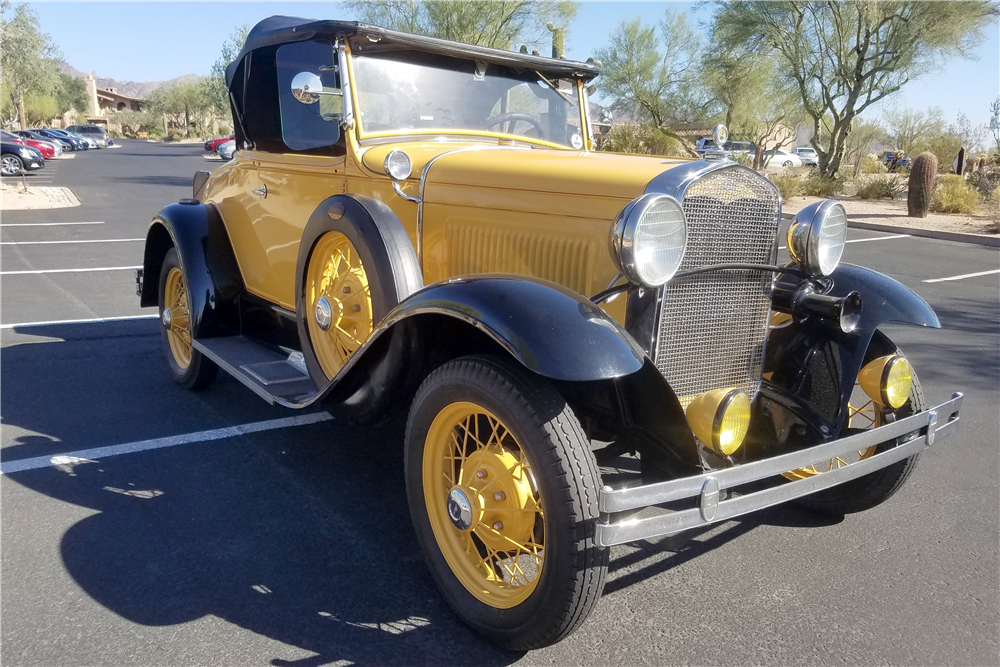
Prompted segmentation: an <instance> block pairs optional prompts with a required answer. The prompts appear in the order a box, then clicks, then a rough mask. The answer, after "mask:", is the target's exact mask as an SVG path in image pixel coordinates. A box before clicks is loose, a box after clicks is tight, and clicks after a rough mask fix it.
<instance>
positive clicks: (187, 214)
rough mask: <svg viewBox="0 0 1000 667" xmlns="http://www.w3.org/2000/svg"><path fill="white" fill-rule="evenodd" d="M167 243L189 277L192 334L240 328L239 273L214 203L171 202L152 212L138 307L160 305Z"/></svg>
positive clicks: (206, 334)
mask: <svg viewBox="0 0 1000 667" xmlns="http://www.w3.org/2000/svg"><path fill="white" fill-rule="evenodd" d="M170 248H176V249H177V255H178V257H179V259H180V264H181V270H182V271H183V272H184V279H185V281H186V283H187V288H188V297H189V299H190V304H189V305H190V308H191V333H192V335H193V336H194V337H195V338H207V337H211V336H218V335H231V334H232V333H234V332H238V331H239V329H240V325H239V308H238V306H237V298H238V296H239V295H240V293H241V292H242V291H243V278H242V276H241V275H240V271H239V266H238V265H237V263H236V256H235V254H234V253H233V248H232V245H231V244H230V241H229V235H228V234H227V233H226V229H225V226H224V225H223V223H222V220H221V218H220V216H219V214H218V212H217V211H216V210H215V207H214V206H211V205H206V204H198V203H185V204H171V205H170V206H167V207H166V208H164V209H163V210H162V211H160V213H159V214H157V216H156V217H155V218H153V221H152V222H151V223H150V225H149V229H148V230H147V232H146V248H145V252H144V254H143V261H142V267H143V281H142V293H141V294H140V298H139V305H141V306H142V307H151V306H157V305H158V300H159V280H160V270H161V268H162V266H163V256H164V255H165V254H166V253H167V251H168V250H169V249H170Z"/></svg>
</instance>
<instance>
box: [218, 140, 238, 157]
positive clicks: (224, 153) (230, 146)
mask: <svg viewBox="0 0 1000 667" xmlns="http://www.w3.org/2000/svg"><path fill="white" fill-rule="evenodd" d="M215 152H216V153H218V154H219V157H221V158H222V159H223V160H232V159H233V155H235V154H236V141H235V140H233V139H230V140H229V141H227V142H225V143H222V144H219V147H218V148H217V149H215Z"/></svg>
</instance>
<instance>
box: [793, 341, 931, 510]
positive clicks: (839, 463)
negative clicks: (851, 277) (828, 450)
mask: <svg viewBox="0 0 1000 667" xmlns="http://www.w3.org/2000/svg"><path fill="white" fill-rule="evenodd" d="M897 353H899V350H898V349H897V348H896V346H895V345H894V344H893V343H892V341H890V340H889V339H888V338H887V337H886V336H885V335H884V334H882V333H881V332H878V331H876V332H875V336H874V337H873V338H872V342H871V344H869V346H868V351H867V352H866V353H865V363H868V362H869V361H871V360H873V359H876V358H878V357H881V356H885V355H887V354H897ZM925 407H926V402H925V400H924V392H923V389H922V388H921V386H920V380H919V379H918V378H917V375H916V373H914V374H913V385H912V387H911V388H910V398H909V400H908V401H907V402H906V403H905V404H904V405H903V406H902V407H900V408H896V409H893V408H888V407H887V408H883V407H880V406H879V405H878V404H876V403H874V402H873V401H872V400H871V399H869V398H868V396H867V395H866V394H865V393H864V392H863V391H862V390H861V388H860V387H859V386H857V385H856V386H855V389H854V392H853V394H852V395H851V401H850V403H849V404H848V425H847V429H846V433H845V435H846V434H850V433H851V432H857V431H860V430H868V429H872V428H878V427H879V426H883V425H884V424H886V423H888V422H889V421H890V420H896V419H903V418H904V417H909V416H910V415H913V414H916V413H917V412H920V411H921V410H923V409H924V408H925ZM904 438H905V436H904ZM895 444H896V443H894V442H893V443H887V444H885V445H881V446H879V447H869V448H867V449H863V450H859V451H858V452H857V456H855V457H852V458H851V460H846V461H845V460H843V459H834V460H831V461H830V462H829V466H828V467H827V466H826V464H824V465H822V466H819V465H813V466H809V467H808V468H799V469H798V470H794V471H790V472H788V473H785V476H786V477H789V478H791V479H801V478H803V477H811V476H813V475H817V474H822V473H823V472H826V471H827V470H833V469H835V468H840V467H843V466H844V465H850V464H851V463H854V462H855V461H860V460H864V459H867V458H870V457H871V456H874V455H875V454H876V453H878V452H879V451H884V450H885V449H887V448H889V447H892V446H895ZM919 458H920V455H919V454H915V455H913V456H911V457H909V458H907V459H903V460H902V461H899V462H898V463H894V464H892V465H890V466H887V467H885V468H883V469H881V470H878V471H876V472H873V473H871V474H870V475H865V476H864V477H861V478H859V479H855V480H851V481H849V482H846V483H844V484H840V485H838V486H835V487H833V488H830V489H826V490H824V491H820V492H819V493H814V494H812V495H810V496H806V497H805V498H802V499H801V500H799V501H798V502H799V503H800V504H802V505H804V506H806V507H809V508H811V509H814V510H817V511H820V512H823V513H825V514H833V515H843V514H851V513H854V512H863V511H865V510H868V509H871V508H873V507H875V506H876V505H880V504H882V503H883V502H885V501H886V500H888V499H889V498H891V497H892V496H893V494H895V493H896V492H897V491H899V489H900V488H901V487H902V486H903V484H905V483H906V480H908V479H909V478H910V475H912V474H913V471H914V470H915V469H916V466H917V461H918V460H919Z"/></svg>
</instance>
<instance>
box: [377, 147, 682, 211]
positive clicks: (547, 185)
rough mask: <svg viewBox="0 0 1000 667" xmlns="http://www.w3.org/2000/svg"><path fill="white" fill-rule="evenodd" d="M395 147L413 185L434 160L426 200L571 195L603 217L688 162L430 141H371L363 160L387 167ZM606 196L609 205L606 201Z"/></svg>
mask: <svg viewBox="0 0 1000 667" xmlns="http://www.w3.org/2000/svg"><path fill="white" fill-rule="evenodd" d="M394 148H398V149H400V150H403V151H405V152H406V153H407V155H409V157H410V160H411V161H412V163H413V170H412V174H411V176H410V178H409V181H410V183H412V184H413V186H415V185H416V184H418V183H419V181H420V179H421V176H422V174H423V172H424V168H425V166H426V165H427V164H428V163H430V162H431V161H433V164H432V166H431V168H430V169H429V170H428V172H427V179H426V183H425V184H424V198H425V202H426V203H434V202H435V201H445V200H446V201H448V202H449V203H451V204H459V205H461V204H466V205H470V206H489V207H491V208H496V207H502V208H504V209H507V210H519V209H523V210H533V211H538V210H539V209H544V208H545V205H544V202H543V201H542V200H540V199H539V197H556V198H560V199H562V198H565V197H566V196H569V197H573V198H586V199H587V200H588V202H590V203H592V204H596V205H598V208H599V209H601V210H599V211H598V210H593V209H583V211H584V212H589V213H590V214H591V215H592V216H593V217H602V218H606V217H607V212H608V210H613V211H614V213H617V212H618V211H619V210H621V208H622V206H624V205H625V204H626V203H628V202H629V201H631V200H633V199H635V198H636V197H638V196H639V195H641V194H643V192H644V191H645V190H646V186H647V185H648V184H649V182H650V181H651V180H652V179H653V178H654V177H655V176H657V175H659V174H660V173H662V172H664V171H666V170H668V169H670V168H672V167H675V166H677V165H679V164H682V163H686V162H688V160H686V159H678V158H663V157H651V156H644V155H623V154H618V153H600V152H588V151H570V150H554V149H537V148H525V147H521V146H497V145H483V144H478V145H477V144H466V145H455V144H449V145H447V146H442V144H440V143H436V142H426V143H407V144H399V143H394V144H392V145H385V146H375V147H372V148H371V149H369V150H367V151H366V152H365V154H364V157H363V162H364V165H365V166H366V167H367V168H368V169H369V170H371V171H372V172H374V173H376V174H380V175H382V174H384V173H385V171H384V169H383V167H382V164H383V162H384V160H385V156H386V155H388V153H389V152H390V151H391V150H393V149H394ZM413 186H411V187H413ZM512 193H516V194H514V196H511V195H512ZM560 195H562V197H560ZM493 197H496V199H495V200H493ZM602 201H603V202H604V203H606V204H607V206H603V205H600V203H601V202H602ZM577 210H578V211H579V210H581V209H580V208H578V209H577ZM614 213H613V214H614ZM613 214H612V215H613ZM588 217H589V216H588Z"/></svg>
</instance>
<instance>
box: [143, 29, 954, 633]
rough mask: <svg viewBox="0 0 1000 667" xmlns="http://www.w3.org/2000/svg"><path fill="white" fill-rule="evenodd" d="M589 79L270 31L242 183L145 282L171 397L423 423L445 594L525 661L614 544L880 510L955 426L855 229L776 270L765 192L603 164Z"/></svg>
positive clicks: (242, 107) (415, 444)
mask: <svg viewBox="0 0 1000 667" xmlns="http://www.w3.org/2000/svg"><path fill="white" fill-rule="evenodd" d="M598 74H599V67H598V66H597V65H596V64H594V63H581V62H571V61H567V60H560V59H550V58H544V57H538V56H532V55H527V54H521V53H513V52H508V51H502V50H496V49H489V48H482V47H477V46H469V45H466V44H458V43H452V42H447V41H443V40H438V39H431V38H427V37H421V36H415V35H410V34H404V33H400V32H394V31H391V30H385V29H382V28H379V27H375V26H371V25H365V24H360V23H352V22H341V21H311V20H303V19H294V18H288V17H272V18H270V19H266V20H264V21H262V22H261V23H259V24H258V25H257V26H256V27H255V28H254V29H253V30H252V31H251V32H250V35H249V37H248V38H247V40H246V44H245V46H244V47H243V50H242V52H241V53H240V54H239V56H238V57H237V59H236V60H235V61H234V62H233V63H232V65H231V66H230V67H229V69H228V72H227V76H226V80H227V84H228V87H229V92H230V98H231V103H232V110H233V120H234V124H235V127H236V131H235V135H236V143H237V147H238V152H237V154H236V157H235V159H234V160H233V161H232V162H230V163H228V164H226V165H224V166H221V167H219V168H218V169H216V170H215V171H213V172H212V173H210V174H209V173H205V172H200V173H198V174H196V175H195V177H194V192H193V197H192V198H190V199H185V200H182V201H180V202H178V203H176V204H171V205H169V206H167V207H166V208H164V209H163V210H162V211H161V212H160V213H159V214H158V215H156V216H155V218H154V219H153V221H152V224H151V225H150V227H149V230H148V235H147V240H146V246H145V256H144V260H143V268H142V270H141V272H140V273H139V274H138V275H137V283H138V285H137V289H138V293H139V295H140V297H141V304H142V305H143V306H149V307H158V308H159V311H160V314H161V317H160V322H161V330H162V335H163V346H164V350H165V353H166V359H167V363H168V365H169V368H170V372H171V374H172V376H173V378H174V379H175V380H176V381H177V382H179V383H181V384H183V385H184V386H186V387H189V388H191V389H198V388H203V387H205V386H207V385H208V384H209V383H210V382H211V381H212V379H213V378H214V377H215V376H216V373H217V371H218V369H219V368H221V369H223V370H224V371H226V372H227V373H230V374H231V375H233V376H234V377H236V378H238V379H239V380H240V381H241V382H243V383H244V384H245V385H246V386H247V387H248V388H249V389H250V390H252V391H253V392H255V393H257V394H258V395H259V396H260V397H261V398H263V399H265V400H267V401H268V402H270V403H276V404H280V405H283V406H287V407H289V408H294V409H302V408H308V407H310V406H313V407H315V406H319V405H322V406H324V407H325V408H327V409H331V410H335V411H338V412H339V414H342V415H345V416H347V417H349V418H351V419H355V420H358V421H362V420H372V419H382V418H384V417H385V415H387V414H389V413H391V412H392V411H394V410H405V411H408V414H409V418H408V423H407V428H406V435H405V443H404V448H405V454H404V460H405V468H406V470H405V478H406V483H407V493H408V498H409V503H410V510H411V514H412V517H413V523H414V527H415V530H416V534H417V537H418V539H419V541H420V543H421V545H422V548H423V551H424V555H425V558H426V562H427V565H428V568H429V570H430V572H431V574H432V575H433V577H434V579H435V581H436V582H437V584H438V586H439V588H440V590H441V593H442V595H443V596H444V598H445V599H446V600H447V602H448V603H449V604H450V606H451V607H452V608H453V609H454V610H455V612H456V613H457V614H458V615H459V616H460V617H461V618H462V620H463V621H464V622H465V623H467V624H468V625H470V626H471V627H473V628H474V629H476V630H478V631H479V632H481V633H483V634H484V635H486V636H488V637H490V638H491V639H493V640H494V641H496V642H498V643H499V644H501V645H504V646H507V647H510V648H514V649H528V648H534V647H539V646H544V645H547V644H550V643H552V642H555V641H558V640H559V639H561V638H563V637H565V636H566V635H568V634H569V633H570V632H572V631H573V630H575V629H576V628H577V627H579V625H580V624H581V623H583V621H584V620H585V619H586V618H587V616H588V614H589V613H590V611H591V609H592V608H593V606H594V605H595V604H596V602H597V600H598V599H599V598H600V596H601V591H602V587H603V584H604V580H605V575H606V573H607V565H608V551H609V547H610V546H612V545H615V544H621V543H624V542H629V541H634V540H642V539H646V538H650V537H654V536H659V535H666V534H670V533H675V532H678V531H682V530H685V529H689V528H693V527H698V526H702V525H705V524H709V523H712V522H716V521H722V520H727V519H730V518H732V517H734V516H738V515H741V514H745V513H747V512H751V511H753V510H756V509H759V508H762V507H766V506H770V505H774V504H776V503H780V502H784V501H788V500H793V499H799V502H803V503H807V504H809V505H811V506H812V507H815V508H817V509H821V510H824V511H828V512H835V513H841V514H842V513H847V512H856V511H860V510H865V509H868V508H870V507H873V506H875V505H877V504H879V503H881V502H882V501H884V500H885V499H886V498H888V497H889V496H891V495H892V494H893V493H894V492H895V491H896V490H897V489H898V488H899V486H900V485H901V484H902V483H903V482H904V481H905V480H906V479H907V478H908V477H909V476H910V474H911V472H912V471H913V468H914V464H915V462H916V460H917V455H918V454H919V452H920V451H921V450H923V449H924V448H925V447H926V446H928V445H930V444H932V443H934V442H935V441H940V440H941V439H942V438H944V437H945V436H948V435H950V434H952V433H954V432H955V430H956V428H957V425H958V414H959V407H960V403H961V396H960V395H958V394H956V395H955V396H954V397H953V398H952V399H951V400H949V401H947V402H945V403H943V404H941V405H938V406H935V407H929V406H926V405H924V400H923V395H922V393H921V391H920V385H919V383H918V381H917V378H916V375H915V374H914V372H913V369H912V368H911V366H910V364H909V362H908V361H907V360H906V358H905V357H904V356H903V355H902V353H901V352H900V351H899V350H898V349H897V348H896V346H895V345H894V344H893V343H892V342H891V341H890V340H889V339H888V338H887V337H886V336H885V335H884V334H883V333H881V332H880V331H879V330H878V327H879V326H880V325H881V324H882V323H884V322H889V321H892V322H906V323H910V324H915V325H921V326H929V327H937V326H939V324H938V320H937V317H936V316H935V314H934V312H933V311H932V310H931V309H930V307H929V306H928V305H927V304H926V303H925V302H924V301H923V300H921V299H920V298H919V297H918V296H917V295H915V294H914V293H912V292H911V291H910V290H908V289H907V288H905V287H903V286H902V285H901V284H899V283H898V282H896V281H894V280H892V279H890V278H888V277H886V276H883V275H881V274H878V273H876V272H873V271H870V270H867V269H863V268H860V267H856V266H850V265H844V264H841V263H840V258H841V254H842V252H843V249H844V242H845V238H846V233H847V224H846V223H847V221H846V216H845V212H844V208H843V206H842V205H840V204H839V203H837V202H834V201H826V202H821V203H819V204H816V205H814V206H810V207H808V208H806V209H804V210H803V211H802V212H801V213H799V214H798V216H797V217H796V218H795V220H794V221H793V222H792V223H791V225H790V227H789V230H788V233H787V237H783V238H782V239H781V240H782V241H784V240H785V238H787V245H788V248H789V251H790V254H791V258H792V261H791V262H790V263H787V264H783V265H779V264H778V263H777V258H778V244H779V238H778V236H779V228H780V224H781V198H780V195H779V192H778V190H777V189H776V188H775V186H774V185H773V184H772V183H771V182H770V181H769V180H768V179H767V178H766V177H764V176H762V175H761V174H759V173H757V172H755V171H753V170H751V169H748V168H745V167H743V166H740V165H738V164H736V163H733V162H731V161H729V160H726V159H717V160H713V161H710V162H707V161H696V160H681V159H664V158H658V157H649V156H630V155H616V154H609V153H601V152H596V151H595V146H594V138H593V137H592V136H591V119H590V118H589V106H588V98H587V95H588V92H587V86H588V82H590V81H591V80H592V79H594V78H595V77H596V76H598ZM724 135H725V132H724V128H721V127H720V128H717V133H716V137H715V139H716V144H717V145H720V146H724V145H725V136H724ZM628 462H631V463H634V464H635V468H634V475H632V476H629V474H628V473H627V470H628V468H629V465H626V464H627V463H628ZM608 466H612V467H613V469H614V470H615V474H614V475H612V474H611V473H610V472H609V471H610V470H612V468H611V467H608ZM622 471H625V472H622Z"/></svg>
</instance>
